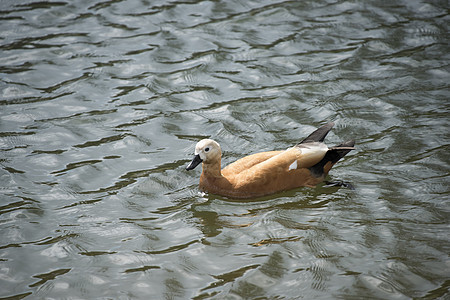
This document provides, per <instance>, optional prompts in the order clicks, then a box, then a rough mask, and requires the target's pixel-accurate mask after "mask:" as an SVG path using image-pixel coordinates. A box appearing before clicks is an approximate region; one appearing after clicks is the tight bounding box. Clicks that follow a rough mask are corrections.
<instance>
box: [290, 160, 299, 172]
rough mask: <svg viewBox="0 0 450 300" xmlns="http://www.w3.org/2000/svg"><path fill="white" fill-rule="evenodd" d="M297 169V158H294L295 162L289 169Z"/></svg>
mask: <svg viewBox="0 0 450 300" xmlns="http://www.w3.org/2000/svg"><path fill="white" fill-rule="evenodd" d="M295 169H297V160H294V162H293V163H292V164H291V165H290V166H289V170H295Z"/></svg>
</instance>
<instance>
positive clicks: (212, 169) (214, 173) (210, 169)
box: [202, 163, 222, 178]
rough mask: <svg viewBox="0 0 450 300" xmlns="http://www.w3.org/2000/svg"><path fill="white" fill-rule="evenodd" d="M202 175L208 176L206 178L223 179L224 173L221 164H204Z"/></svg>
mask: <svg viewBox="0 0 450 300" xmlns="http://www.w3.org/2000/svg"><path fill="white" fill-rule="evenodd" d="M202 168H203V171H202V173H203V174H202V175H204V176H206V177H210V178H211V177H212V178H218V177H222V172H221V171H220V170H221V166H220V163H215V164H206V163H203V164H202Z"/></svg>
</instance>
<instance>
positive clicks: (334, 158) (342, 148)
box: [309, 140, 355, 177]
mask: <svg viewBox="0 0 450 300" xmlns="http://www.w3.org/2000/svg"><path fill="white" fill-rule="evenodd" d="M354 145H355V141H354V140H350V141H347V142H345V143H342V144H340V145H337V146H335V147H332V148H330V149H329V150H328V152H327V153H326V154H325V156H324V157H323V158H322V160H321V161H319V162H318V163H317V164H315V165H314V166H312V167H311V168H309V170H310V171H311V173H312V174H313V175H314V176H317V177H320V176H322V175H323V174H324V169H323V167H324V166H325V165H326V164H327V163H328V162H331V163H332V164H335V163H337V162H338V161H339V160H340V159H341V158H343V157H344V156H345V155H346V154H347V153H349V152H350V151H352V150H353V149H355V148H354V147H353V146H354Z"/></svg>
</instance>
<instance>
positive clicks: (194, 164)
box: [186, 154, 203, 171]
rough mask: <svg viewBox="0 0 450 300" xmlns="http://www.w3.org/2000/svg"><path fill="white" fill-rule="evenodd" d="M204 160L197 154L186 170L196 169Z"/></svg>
mask: <svg viewBox="0 0 450 300" xmlns="http://www.w3.org/2000/svg"><path fill="white" fill-rule="evenodd" d="M202 161H203V160H202V159H201V158H200V155H199V154H197V155H196V156H194V159H192V161H191V162H190V163H189V165H187V167H186V170H188V171H189V170H192V169H194V168H195V167H196V166H198V165H199V164H200V163H201V162H202Z"/></svg>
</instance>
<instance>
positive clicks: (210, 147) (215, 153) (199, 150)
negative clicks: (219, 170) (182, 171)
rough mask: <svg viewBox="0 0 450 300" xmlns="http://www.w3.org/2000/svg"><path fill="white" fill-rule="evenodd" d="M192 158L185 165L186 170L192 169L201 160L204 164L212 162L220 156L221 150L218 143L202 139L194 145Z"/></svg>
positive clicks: (218, 159)
mask: <svg viewBox="0 0 450 300" xmlns="http://www.w3.org/2000/svg"><path fill="white" fill-rule="evenodd" d="M194 155H195V156H194V159H192V161H191V162H190V164H189V165H188V166H187V167H186V170H188V171H189V170H192V169H194V168H195V167H196V166H198V165H199V164H200V163H201V162H203V163H205V164H209V163H214V162H216V161H218V162H219V163H220V159H221V157H222V150H221V149H220V145H219V144H218V143H217V142H216V141H214V140H211V139H204V140H201V141H200V142H198V143H197V145H195V152H194Z"/></svg>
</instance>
